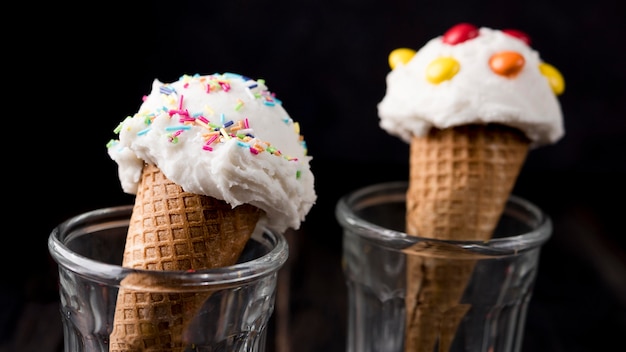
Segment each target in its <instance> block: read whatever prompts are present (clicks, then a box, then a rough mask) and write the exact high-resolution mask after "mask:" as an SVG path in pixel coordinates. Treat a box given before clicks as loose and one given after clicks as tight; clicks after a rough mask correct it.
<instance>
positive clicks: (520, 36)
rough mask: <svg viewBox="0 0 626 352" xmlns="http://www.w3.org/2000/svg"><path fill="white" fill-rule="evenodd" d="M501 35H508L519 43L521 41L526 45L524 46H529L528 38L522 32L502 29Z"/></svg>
mask: <svg viewBox="0 0 626 352" xmlns="http://www.w3.org/2000/svg"><path fill="white" fill-rule="evenodd" d="M502 33H505V34H508V35H510V36H511V37H515V38H517V39H519V40H521V41H523V42H524V43H526V45H528V46H530V42H531V41H530V36H529V35H528V34H526V33H525V32H522V31H520V30H517V29H503V30H502Z"/></svg>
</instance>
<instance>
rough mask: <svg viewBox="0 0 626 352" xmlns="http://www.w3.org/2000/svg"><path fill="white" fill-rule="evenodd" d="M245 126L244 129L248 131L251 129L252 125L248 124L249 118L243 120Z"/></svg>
mask: <svg viewBox="0 0 626 352" xmlns="http://www.w3.org/2000/svg"><path fill="white" fill-rule="evenodd" d="M243 125H244V128H246V129H247V128H250V124H249V123H248V118H247V117H246V118H245V119H243Z"/></svg>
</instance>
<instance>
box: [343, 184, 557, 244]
mask: <svg viewBox="0 0 626 352" xmlns="http://www.w3.org/2000/svg"><path fill="white" fill-rule="evenodd" d="M407 188H408V182H407V181H391V182H383V183H377V184H373V185H369V186H365V187H361V188H358V189H356V190H353V191H351V192H350V193H348V194H346V195H344V196H342V197H340V198H339V200H338V201H337V204H336V207H335V216H336V218H337V220H338V222H339V224H340V225H341V226H342V227H343V228H344V229H349V230H350V231H352V232H355V233H357V234H358V235H359V236H362V237H364V238H367V239H369V240H371V241H374V242H376V243H377V244H379V245H381V246H384V247H389V248H395V249H398V248H409V247H411V246H413V245H415V244H416V243H424V244H429V245H433V246H436V247H455V248H457V249H460V250H463V251H471V252H479V253H482V254H485V255H489V256H493V255H508V254H514V253H517V252H520V251H524V250H529V249H532V248H536V247H539V246H541V245H542V244H543V243H545V242H546V241H547V240H548V239H549V238H550V236H551V235H552V220H551V218H550V216H548V215H547V214H546V213H545V212H544V211H542V210H541V209H540V208H539V207H538V206H536V205H535V204H533V203H531V202H530V201H528V200H526V199H524V198H522V197H519V196H517V195H514V194H511V195H510V196H509V199H508V201H507V206H506V207H505V211H504V214H507V209H508V208H509V206H510V205H515V206H518V207H520V208H521V209H522V211H525V212H527V213H528V214H531V215H532V216H533V218H534V219H536V226H534V228H533V229H532V230H530V231H528V232H524V233H521V234H516V235H512V236H506V237H498V238H492V239H490V240H487V241H482V240H444V239H436V238H429V237H421V236H412V235H408V234H406V233H405V232H402V231H397V230H393V229H389V228H385V227H382V226H380V225H377V224H374V223H372V222H369V221H367V220H365V219H363V218H362V217H360V216H359V215H357V214H356V213H355V211H354V209H355V208H353V206H355V205H357V204H358V203H361V206H367V205H368V204H371V203H372V200H370V202H360V201H359V200H362V199H363V198H364V197H365V196H368V195H374V194H376V193H380V192H381V191H383V190H384V191H385V193H384V194H385V197H387V198H390V197H389V196H390V195H394V199H395V200H397V201H402V202H405V201H406V189H407ZM401 190H402V192H400V191H401ZM394 191H395V192H394ZM509 215H510V214H509Z"/></svg>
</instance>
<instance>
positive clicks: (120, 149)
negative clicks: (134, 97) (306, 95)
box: [107, 73, 316, 232]
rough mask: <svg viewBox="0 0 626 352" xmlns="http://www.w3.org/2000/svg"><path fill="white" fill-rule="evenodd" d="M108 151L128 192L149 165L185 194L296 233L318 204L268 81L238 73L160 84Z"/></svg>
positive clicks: (302, 151) (295, 135)
mask: <svg viewBox="0 0 626 352" xmlns="http://www.w3.org/2000/svg"><path fill="white" fill-rule="evenodd" d="M117 131H119V140H113V141H111V142H110V143H109V144H108V145H107V148H108V152H109V155H110V156H111V158H112V159H113V160H115V161H116V162H117V164H118V167H119V178H120V181H121V184H122V188H123V190H124V191H125V192H127V193H130V194H135V193H136V192H137V187H138V183H139V180H140V178H141V173H142V168H143V165H144V164H145V163H147V164H153V165H156V166H157V167H158V168H160V169H161V171H162V172H163V174H164V175H165V176H166V177H167V178H168V179H170V180H171V181H173V182H174V183H176V184H178V185H180V186H181V187H182V188H183V190H184V191H186V192H190V193H194V194H200V195H207V196H210V197H213V198H216V199H221V200H224V201H226V202H227V203H229V204H230V205H231V206H233V207H235V206H237V205H240V204H250V205H253V206H256V207H257V208H259V209H261V210H263V212H264V214H265V215H264V219H265V224H266V226H268V227H270V228H272V229H274V230H276V231H279V232H282V231H284V230H285V229H287V228H293V229H298V228H299V227H300V223H301V221H303V220H304V218H305V215H306V214H307V213H308V211H309V210H310V208H311V207H312V205H313V204H314V202H315V200H316V194H315V190H314V177H313V174H312V172H311V170H310V166H309V162H310V160H311V157H310V156H307V148H306V145H305V142H304V140H303V138H302V136H301V135H300V132H299V125H298V123H297V122H295V121H294V120H293V119H292V118H291V117H290V116H289V114H288V113H287V112H286V111H285V109H284V108H283V106H282V104H281V101H280V100H279V99H278V98H277V97H276V96H275V95H274V94H273V93H272V92H270V91H269V90H268V88H267V86H266V85H265V82H264V81H263V80H253V79H250V78H247V77H245V76H242V75H239V74H233V73H224V74H212V75H194V76H190V75H184V76H182V77H180V79H179V80H178V81H176V82H172V83H162V82H160V81H158V80H155V81H154V83H153V85H152V91H151V93H150V94H149V95H148V96H146V97H145V98H144V102H143V104H142V105H141V107H140V109H139V111H138V112H137V113H136V114H135V115H133V116H129V117H128V118H126V119H125V120H124V121H122V123H121V124H120V126H119V127H118V129H117Z"/></svg>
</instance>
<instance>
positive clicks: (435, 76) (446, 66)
mask: <svg viewBox="0 0 626 352" xmlns="http://www.w3.org/2000/svg"><path fill="white" fill-rule="evenodd" d="M460 69H461V65H460V64H459V62H458V61H456V60H455V59H453V58H451V57H440V58H437V59H435V60H433V62H431V63H430V64H429V65H428V66H427V67H426V79H427V80H428V82H430V83H433V84H439V83H441V82H443V81H446V80H449V79H452V77H454V76H455V75H456V74H457V72H459V70H460Z"/></svg>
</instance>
